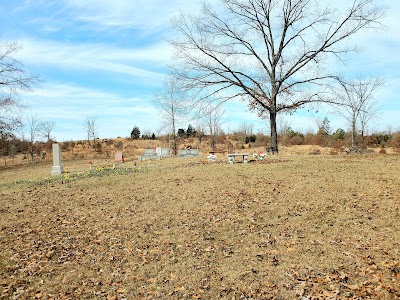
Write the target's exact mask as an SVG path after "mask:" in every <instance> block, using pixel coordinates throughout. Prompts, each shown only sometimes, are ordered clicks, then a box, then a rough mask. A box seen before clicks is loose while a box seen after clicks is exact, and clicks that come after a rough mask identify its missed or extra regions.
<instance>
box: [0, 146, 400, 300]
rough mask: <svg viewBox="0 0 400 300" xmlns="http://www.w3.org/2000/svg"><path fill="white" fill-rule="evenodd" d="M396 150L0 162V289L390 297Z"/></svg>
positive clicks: (397, 286) (396, 231) (151, 295)
mask: <svg viewBox="0 0 400 300" xmlns="http://www.w3.org/2000/svg"><path fill="white" fill-rule="evenodd" d="M399 158H400V156H399V155H377V154H369V155H290V153H289V152H287V154H285V153H283V154H279V155H277V156H269V157H267V159H266V160H264V161H261V162H260V161H257V162H256V161H254V162H253V161H252V162H249V163H248V164H243V163H237V164H233V165H230V164H228V163H227V160H226V159H225V158H224V159H222V158H220V161H219V162H217V163H206V164H202V163H199V162H198V160H196V159H173V158H171V159H163V160H161V161H151V162H141V163H139V167H140V172H138V171H137V172H134V173H126V174H122V175H119V174H110V175H107V176H106V175H104V174H103V175H101V176H100V175H99V176H93V177H86V176H84V174H86V173H85V172H87V171H88V168H89V167H88V164H87V163H88V162H87V160H80V161H79V160H75V161H72V160H71V161H65V162H64V166H65V168H67V169H68V170H69V173H68V174H64V179H63V180H61V179H59V180H56V179H54V180H49V181H48V182H47V181H46V180H45V179H44V178H45V177H48V176H49V172H50V170H51V162H49V161H47V162H42V163H36V164H32V165H20V166H16V167H10V168H6V169H2V170H1V171H0V299H35V298H36V299H399V297H400V164H399ZM107 164H108V165H109V164H110V160H108V161H107V160H98V161H94V162H93V165H94V166H95V167H96V166H97V165H99V166H104V165H107ZM111 164H112V163H111ZM132 165H133V163H132V162H129V161H128V163H126V164H124V165H120V166H118V168H122V169H123V168H127V167H128V168H130V166H132ZM78 172H80V173H79V174H83V175H82V176H81V177H79V178H77V179H76V180H71V181H69V180H68V178H70V176H72V175H73V174H78ZM94 172H95V171H94ZM99 174H100V173H99Z"/></svg>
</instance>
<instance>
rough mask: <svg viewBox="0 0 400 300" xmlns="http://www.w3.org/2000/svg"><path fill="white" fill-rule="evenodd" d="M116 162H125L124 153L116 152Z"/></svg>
mask: <svg viewBox="0 0 400 300" xmlns="http://www.w3.org/2000/svg"><path fill="white" fill-rule="evenodd" d="M114 161H115V162H120V163H121V162H124V158H123V155H122V152H121V151H118V152H116V153H115V159H114Z"/></svg>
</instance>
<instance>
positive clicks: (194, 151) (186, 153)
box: [178, 149, 200, 158]
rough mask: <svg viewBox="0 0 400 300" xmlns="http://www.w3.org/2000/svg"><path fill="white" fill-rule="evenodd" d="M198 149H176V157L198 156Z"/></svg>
mask: <svg viewBox="0 0 400 300" xmlns="http://www.w3.org/2000/svg"><path fill="white" fill-rule="evenodd" d="M199 156H200V155H199V149H185V150H179V151H178V157H182V158H189V157H199Z"/></svg>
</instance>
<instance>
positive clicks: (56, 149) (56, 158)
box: [50, 144, 64, 176]
mask: <svg viewBox="0 0 400 300" xmlns="http://www.w3.org/2000/svg"><path fill="white" fill-rule="evenodd" d="M62 173H64V168H63V166H62V162H61V149H60V145H59V144H53V168H52V169H51V172H50V175H51V176H54V175H60V174H62Z"/></svg>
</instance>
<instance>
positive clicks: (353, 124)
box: [351, 114, 356, 148]
mask: <svg viewBox="0 0 400 300" xmlns="http://www.w3.org/2000/svg"><path fill="white" fill-rule="evenodd" d="M355 146H356V116H355V115H354V114H353V118H352V120H351V148H354V147H355Z"/></svg>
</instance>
